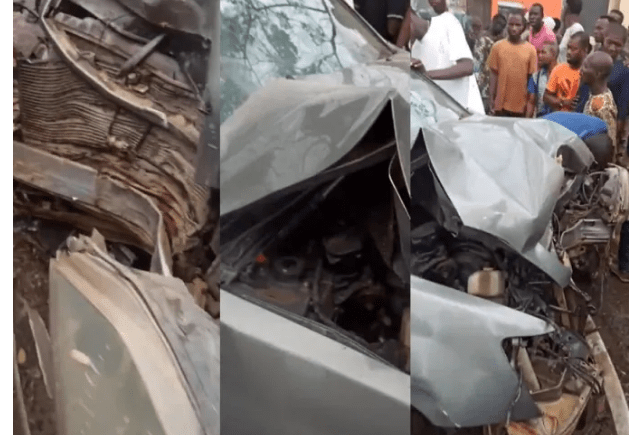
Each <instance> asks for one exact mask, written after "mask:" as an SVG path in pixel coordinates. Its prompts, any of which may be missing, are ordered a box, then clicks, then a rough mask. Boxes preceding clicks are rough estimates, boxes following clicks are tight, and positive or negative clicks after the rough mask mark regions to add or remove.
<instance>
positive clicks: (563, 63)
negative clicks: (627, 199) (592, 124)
mask: <svg viewBox="0 0 639 435" xmlns="http://www.w3.org/2000/svg"><path fill="white" fill-rule="evenodd" d="M429 4H430V6H431V7H432V9H433V10H434V13H435V14H434V16H429V17H424V16H423V15H420V13H418V11H415V10H412V9H411V10H410V11H409V16H410V39H409V40H408V42H407V46H408V48H409V49H410V50H411V55H412V58H413V61H412V66H413V68H417V69H421V70H422V72H423V73H424V74H426V75H427V76H429V77H430V78H431V79H433V80H435V82H437V84H439V85H440V86H441V87H442V88H443V89H444V90H446V91H448V93H449V94H450V95H451V96H453V97H454V98H455V99H456V100H457V101H459V102H460V103H461V104H462V105H463V106H465V107H467V108H469V109H470V110H472V111H474V112H480V113H487V114H492V115H496V116H509V117H528V118H533V117H542V116H546V115H548V114H551V113H553V112H579V113H584V114H587V115H591V116H593V117H596V118H599V119H601V120H602V121H604V122H605V123H606V126H607V131H608V134H609V135H610V138H611V140H612V143H613V147H614V149H615V161H616V162H619V159H620V158H621V156H622V154H623V151H624V148H625V144H626V143H627V138H628V106H629V66H628V65H629V56H628V30H627V29H626V28H625V27H624V26H623V25H622V22H623V20H624V17H623V14H622V13H621V12H620V11H618V10H613V11H610V12H609V13H608V14H607V15H604V16H601V17H599V18H598V19H597V20H596V23H593V24H594V31H593V32H592V35H589V34H587V33H586V32H585V31H584V27H583V26H582V24H581V22H580V15H581V10H582V1H581V0H567V1H566V6H565V8H566V9H565V11H564V15H563V22H562V21H561V20H559V19H557V18H553V17H547V16H545V14H544V7H543V5H541V4H540V3H535V4H533V5H532V6H531V7H530V8H529V9H528V11H525V12H524V11H523V10H522V11H520V12H513V13H510V14H508V15H507V16H506V15H502V14H497V15H495V16H494V17H493V18H492V20H491V22H490V24H489V26H487V28H485V29H484V28H483V25H482V23H481V20H479V19H478V18H476V17H471V18H470V19H468V20H467V25H466V29H464V28H463V27H462V25H461V24H460V22H459V20H457V18H456V17H455V16H454V15H453V14H452V13H451V12H450V11H449V10H448V7H447V2H446V1H445V0H429ZM402 42H403V41H399V43H400V44H401V43H402Z"/></svg>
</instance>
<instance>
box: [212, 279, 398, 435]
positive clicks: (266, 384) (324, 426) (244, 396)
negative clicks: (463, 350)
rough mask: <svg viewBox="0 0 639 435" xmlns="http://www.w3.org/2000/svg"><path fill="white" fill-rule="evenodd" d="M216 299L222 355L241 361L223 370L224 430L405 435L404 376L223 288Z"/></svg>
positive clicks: (274, 434)
mask: <svg viewBox="0 0 639 435" xmlns="http://www.w3.org/2000/svg"><path fill="white" fill-rule="evenodd" d="M221 302H222V307H221V311H222V318H221V319H222V326H221V332H222V335H223V337H222V346H223V350H222V352H223V355H224V358H225V359H227V358H228V360H229V361H241V362H242V363H241V364H229V365H228V366H227V365H226V364H225V366H224V376H222V378H221V382H222V396H223V398H222V401H223V403H224V406H223V407H222V431H223V432H224V433H227V432H228V433H233V434H237V435H253V434H258V433H259V434H263V435H281V434H307V435H332V434H337V433H347V434H349V435H377V434H379V435H387V434H391V433H398V434H405V433H409V431H410V427H409V425H410V401H409V399H410V396H409V394H408V392H409V385H410V376H409V375H407V374H405V373H402V372H401V371H399V370H397V369H395V368H393V367H390V366H389V365H387V364H385V363H383V362H380V361H379V359H375V358H371V357H369V356H368V355H365V354H363V353H361V352H359V351H357V350H355V349H352V348H351V347H348V346H345V345H344V344H342V343H339V342H338V341H336V340H334V339H332V338H331V337H330V336H326V335H328V334H322V333H320V332H318V331H315V330H311V329H309V328H308V327H306V326H303V325H300V324H298V323H296V322H294V321H292V320H290V319H289V318H286V317H285V316H283V315H280V314H276V313H274V312H272V311H271V310H267V309H264V308H262V307H260V306H258V305H256V304H254V303H252V302H249V301H247V300H244V299H242V298H240V297H237V296H235V295H233V294H231V293H228V292H227V291H222V295H221ZM288 317H290V316H288ZM264 325H269V327H268V328H265V327H264ZM309 343H312V345H309ZM362 410H366V412H365V414H366V418H362V415H363V414H362Z"/></svg>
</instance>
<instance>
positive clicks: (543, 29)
mask: <svg viewBox="0 0 639 435" xmlns="http://www.w3.org/2000/svg"><path fill="white" fill-rule="evenodd" d="M528 21H529V22H530V36H529V37H528V42H530V43H531V44H532V45H533V46H534V47H535V49H536V50H537V56H539V53H541V50H542V49H543V48H544V45H546V44H547V43H550V42H556V41H557V37H556V36H555V34H554V33H553V31H552V30H550V29H549V28H548V27H547V26H546V25H545V24H544V7H543V5H541V4H540V3H535V4H533V5H532V6H531V7H530V10H529V11H528Z"/></svg>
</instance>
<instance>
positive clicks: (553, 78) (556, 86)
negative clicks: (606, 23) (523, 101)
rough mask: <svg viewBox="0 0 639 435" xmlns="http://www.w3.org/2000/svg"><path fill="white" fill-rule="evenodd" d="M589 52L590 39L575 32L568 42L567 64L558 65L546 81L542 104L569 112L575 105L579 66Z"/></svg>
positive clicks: (582, 33) (585, 34)
mask: <svg viewBox="0 0 639 435" xmlns="http://www.w3.org/2000/svg"><path fill="white" fill-rule="evenodd" d="M589 52H590V37H589V36H588V34H587V33H586V32H577V33H575V34H574V35H573V37H572V38H570V41H569V42H568V52H567V57H568V63H562V64H559V65H557V66H556V67H555V69H553V71H552V73H551V74H550V78H549V79H548V85H547V86H546V92H545V93H544V103H546V104H547V105H548V106H550V108H551V109H552V110H553V111H555V110H561V111H564V112H571V111H572V110H573V109H574V107H575V106H576V104H577V101H576V100H577V98H576V97H577V91H578V90H579V80H580V78H581V73H580V69H581V65H582V64H583V61H584V59H585V58H586V56H587V55H588V53H589Z"/></svg>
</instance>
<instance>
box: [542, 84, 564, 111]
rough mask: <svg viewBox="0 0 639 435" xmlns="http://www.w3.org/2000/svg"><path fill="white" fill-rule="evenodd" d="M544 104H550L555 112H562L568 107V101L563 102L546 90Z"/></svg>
mask: <svg viewBox="0 0 639 435" xmlns="http://www.w3.org/2000/svg"><path fill="white" fill-rule="evenodd" d="M544 103H546V104H548V105H549V106H550V107H551V108H552V109H553V110H561V109H563V108H564V107H567V106H566V100H563V99H561V98H559V97H558V96H557V94H555V93H552V92H549V91H548V90H547V89H546V92H544Z"/></svg>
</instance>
